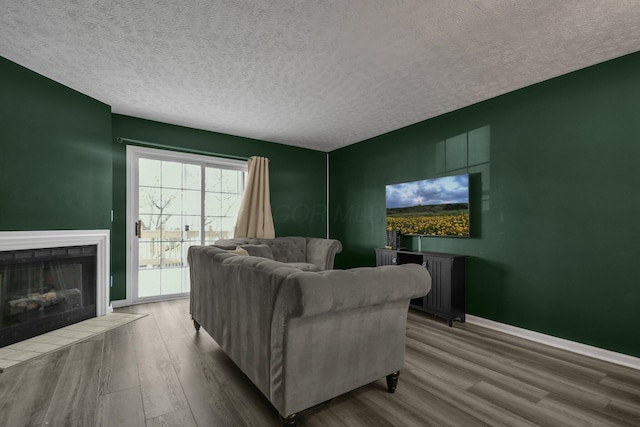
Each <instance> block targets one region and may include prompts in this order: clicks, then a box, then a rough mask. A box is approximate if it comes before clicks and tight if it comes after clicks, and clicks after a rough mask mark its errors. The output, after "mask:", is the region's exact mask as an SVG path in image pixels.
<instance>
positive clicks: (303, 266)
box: [287, 262, 320, 271]
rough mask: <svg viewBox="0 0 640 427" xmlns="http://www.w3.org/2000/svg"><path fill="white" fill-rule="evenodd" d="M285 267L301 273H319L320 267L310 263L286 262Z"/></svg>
mask: <svg viewBox="0 0 640 427" xmlns="http://www.w3.org/2000/svg"><path fill="white" fill-rule="evenodd" d="M287 265H288V266H289V267H293V268H297V269H299V270H302V271H320V267H318V266H317V265H315V264H311V263H310V262H288V263H287Z"/></svg>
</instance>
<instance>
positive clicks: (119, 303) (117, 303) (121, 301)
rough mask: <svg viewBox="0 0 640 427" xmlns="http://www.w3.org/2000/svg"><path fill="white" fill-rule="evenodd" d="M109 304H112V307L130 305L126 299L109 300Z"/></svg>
mask: <svg viewBox="0 0 640 427" xmlns="http://www.w3.org/2000/svg"><path fill="white" fill-rule="evenodd" d="M111 305H112V306H113V308H122V307H128V306H130V305H131V301H129V300H128V299H119V300H115V301H111Z"/></svg>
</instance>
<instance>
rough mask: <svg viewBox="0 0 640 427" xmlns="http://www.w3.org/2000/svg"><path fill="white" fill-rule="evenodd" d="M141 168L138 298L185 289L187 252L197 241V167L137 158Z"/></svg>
mask: <svg viewBox="0 0 640 427" xmlns="http://www.w3.org/2000/svg"><path fill="white" fill-rule="evenodd" d="M143 164H144V167H143ZM143 172H148V173H149V174H150V176H149V177H143V176H142V173H143ZM140 173H141V175H140V180H139V182H140V187H139V194H140V197H139V209H140V210H139V212H140V220H141V221H142V222H141V233H140V242H139V251H138V254H139V256H138V263H139V266H138V297H141V298H142V297H152V296H166V295H173V294H182V293H186V292H189V282H188V281H187V280H186V278H187V277H188V274H185V270H188V267H189V266H188V263H187V251H188V247H189V246H190V245H191V244H198V243H199V242H200V240H201V237H200V229H201V227H200V223H201V214H200V211H201V209H202V208H201V205H202V203H201V196H200V195H201V192H202V189H201V167H200V166H199V165H193V164H188V163H184V162H176V161H167V160H149V159H140Z"/></svg>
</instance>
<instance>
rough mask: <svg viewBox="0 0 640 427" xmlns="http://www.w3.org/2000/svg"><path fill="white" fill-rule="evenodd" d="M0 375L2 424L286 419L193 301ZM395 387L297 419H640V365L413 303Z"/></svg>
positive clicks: (155, 308)
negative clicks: (454, 318) (202, 325)
mask: <svg viewBox="0 0 640 427" xmlns="http://www.w3.org/2000/svg"><path fill="white" fill-rule="evenodd" d="M117 311H122V312H131V313H145V314H148V316H147V317H144V318H142V319H140V320H137V321H135V322H133V323H130V324H127V325H125V326H122V327H120V328H117V329H114V330H111V331H108V332H106V333H104V334H101V335H99V336H97V337H95V338H93V339H91V340H88V341H85V342H82V343H79V344H77V345H74V346H71V347H68V348H65V349H63V350H60V351H58V352H55V353H52V354H50V355H47V356H45V357H42V358H39V359H36V360H34V361H32V362H29V363H26V364H25V365H24V366H20V367H18V368H16V369H12V370H9V371H7V372H6V373H3V374H0V414H2V416H1V417H2V418H1V420H0V424H1V425H3V426H7V427H14V426H16V427H18V426H48V427H49V426H58V425H59V426H65V427H66V426H73V425H77V426H89V425H96V426H179V427H183V426H184V427H189V426H260V427H262V426H267V427H268V426H279V425H280V423H279V416H278V413H277V411H276V410H275V409H274V408H273V406H271V404H270V403H269V401H268V400H267V399H266V398H265V397H264V396H263V395H262V394H261V393H260V391H259V390H258V389H257V388H256V387H255V386H254V385H253V384H252V383H251V381H250V380H249V379H248V378H247V377H246V376H245V375H244V374H243V373H242V372H241V371H240V370H239V369H238V368H237V367H236V366H235V365H234V364H233V362H232V361H231V360H230V359H229V358H228V357H227V356H226V355H225V354H224V353H223V352H222V350H221V349H220V348H219V346H218V345H217V343H216V342H215V341H214V340H213V339H212V338H211V337H210V336H209V335H208V334H207V333H206V331H204V330H203V329H201V330H200V332H198V333H196V332H195V330H194V329H193V325H192V323H191V321H190V318H189V301H188V300H186V299H182V300H174V301H164V302H158V303H151V304H143V305H136V306H131V307H125V308H122V309H118V310H117ZM405 360H406V362H405V367H404V369H403V370H402V372H401V374H400V381H399V385H398V390H397V391H396V393H394V394H389V393H387V391H386V383H385V380H384V378H381V379H380V380H379V381H375V382H373V383H371V384H368V385H365V386H363V387H360V388H358V389H357V390H354V391H352V392H350V393H347V394H345V395H343V396H339V397H337V398H335V399H333V400H331V401H329V402H325V403H323V404H321V405H318V406H316V407H314V408H310V409H308V410H306V411H303V412H302V413H301V414H300V415H299V425H300V426H312V427H313V426H318V427H319V426H326V427H333V426H337V427H340V426H349V427H358V426H368V427H370V426H374V427H376V426H379V427H391V426H394V427H395V426H420V427H422V426H486V425H489V426H541V425H544V426H562V427H566V426H640V371H637V370H634V369H630V368H626V367H623V366H619V365H614V364H611V363H607V362H603V361H600V360H596V359H592V358H589V357H586V356H582V355H577V354H574V353H571V352H568V351H564V350H558V349H555V348H551V347H547V346H544V345H541V344H539V343H534V342H531V341H527V340H524V339H521V338H517V337H513V336H509V335H506V334H503V333H500V332H497V331H493V330H489V329H485V328H482V327H480V326H477V325H472V324H462V323H458V322H455V323H454V327H452V328H450V327H448V326H447V324H446V323H445V322H443V321H440V320H438V319H435V318H433V317H431V316H428V315H425V314H424V313H419V312H414V311H410V312H409V315H408V323H407V346H406V358H405Z"/></svg>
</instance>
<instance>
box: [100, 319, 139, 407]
mask: <svg viewBox="0 0 640 427" xmlns="http://www.w3.org/2000/svg"><path fill="white" fill-rule="evenodd" d="M131 330H132V329H131V324H128V325H124V326H120V327H119V328H115V329H112V330H110V331H108V332H106V333H105V334H104V349H103V354H102V369H101V373H100V387H101V393H102V394H108V393H113V392H114V391H119V390H125V389H130V388H133V387H138V386H139V385H140V379H139V378H138V363H137V360H136V350H135V347H134V344H133V335H132V332H131Z"/></svg>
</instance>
